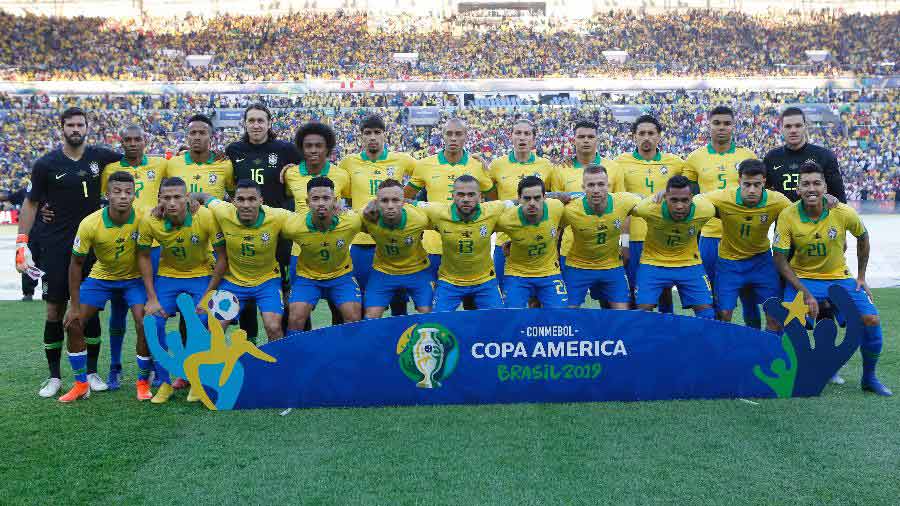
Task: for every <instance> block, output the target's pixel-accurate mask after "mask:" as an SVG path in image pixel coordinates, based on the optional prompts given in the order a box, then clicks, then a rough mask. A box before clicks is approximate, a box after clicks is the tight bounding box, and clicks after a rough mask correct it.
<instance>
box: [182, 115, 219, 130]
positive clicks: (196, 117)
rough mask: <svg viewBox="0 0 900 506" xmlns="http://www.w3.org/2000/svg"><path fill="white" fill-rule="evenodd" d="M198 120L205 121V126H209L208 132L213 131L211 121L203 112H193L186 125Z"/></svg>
mask: <svg viewBox="0 0 900 506" xmlns="http://www.w3.org/2000/svg"><path fill="white" fill-rule="evenodd" d="M195 121H199V122H200V123H206V126H208V127H209V133H210V134H212V133H213V122H212V120H211V119H209V116H207V115H205V114H194V115H192V116H191V117H190V118H188V120H187V125H188V126H190V124H191V123H193V122H195Z"/></svg>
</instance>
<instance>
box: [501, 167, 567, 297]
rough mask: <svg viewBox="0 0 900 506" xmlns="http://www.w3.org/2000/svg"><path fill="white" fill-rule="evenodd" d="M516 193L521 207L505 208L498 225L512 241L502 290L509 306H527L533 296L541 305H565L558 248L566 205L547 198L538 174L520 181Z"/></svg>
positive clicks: (564, 288) (564, 286)
mask: <svg viewBox="0 0 900 506" xmlns="http://www.w3.org/2000/svg"><path fill="white" fill-rule="evenodd" d="M517 193H518V196H519V206H518V207H515V208H510V209H507V210H506V211H504V213H503V214H502V215H501V216H500V219H499V220H498V221H497V226H496V230H497V231H498V232H506V234H508V235H506V236H505V237H507V238H508V240H509V241H510V246H509V261H508V262H507V265H506V267H507V278H506V286H505V288H504V289H503V290H502V292H503V296H504V302H505V304H506V307H508V308H526V307H528V301H529V299H530V298H531V297H535V298H536V299H537V300H538V302H539V303H540V304H541V307H548V308H562V307H566V306H567V305H568V302H569V299H568V297H567V295H568V294H567V292H566V284H565V283H564V282H563V279H562V276H561V275H560V271H559V254H558V253H557V251H556V243H557V241H558V238H559V232H560V220H561V219H562V217H563V209H564V207H565V206H564V205H563V203H562V202H560V201H558V200H546V198H545V197H546V189H545V187H544V181H543V180H542V179H541V178H540V177H537V176H526V177H524V178H523V179H522V180H521V181H519V184H518V190H517ZM498 236H499V234H498Z"/></svg>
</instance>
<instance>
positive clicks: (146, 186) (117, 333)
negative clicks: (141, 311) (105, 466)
mask: <svg viewBox="0 0 900 506" xmlns="http://www.w3.org/2000/svg"><path fill="white" fill-rule="evenodd" d="M120 138H121V142H122V150H123V151H124V152H125V154H124V156H122V159H121V160H119V161H118V162H113V163H110V164H108V165H107V166H106V167H104V168H103V176H102V178H101V187H100V188H101V190H100V191H101V192H102V193H104V194H105V193H106V191H107V188H106V183H107V180H108V179H109V177H110V176H111V175H112V174H114V173H116V172H119V171H123V172H127V173H129V174H131V176H132V177H133V178H134V209H135V211H136V212H137V214H138V216H141V217H143V216H144V215H145V214H146V213H147V211H148V210H150V209H152V208H154V207H156V205H157V202H158V200H157V196H158V195H159V185H160V183H161V182H162V181H163V179H165V178H166V167H167V160H166V159H165V158H162V157H156V156H147V155H146V154H144V151H145V149H146V148H147V137H146V134H145V133H144V129H143V128H141V127H140V126H138V125H129V126H127V127H125V128H124V129H122V131H121V133H120ZM151 246H152V249H151V250H150V258H151V259H152V262H153V272H156V268H157V266H158V265H159V244H158V243H154V244H152V245H151ZM127 313H128V307H127V306H126V305H125V301H123V300H122V299H121V298H119V297H113V299H112V300H111V301H110V305H109V349H110V354H109V376H108V377H107V379H106V384H107V385H108V386H109V389H110V390H117V389H118V388H119V379H120V378H121V376H122V342H123V341H124V340H125V330H126V327H127V322H126V316H127Z"/></svg>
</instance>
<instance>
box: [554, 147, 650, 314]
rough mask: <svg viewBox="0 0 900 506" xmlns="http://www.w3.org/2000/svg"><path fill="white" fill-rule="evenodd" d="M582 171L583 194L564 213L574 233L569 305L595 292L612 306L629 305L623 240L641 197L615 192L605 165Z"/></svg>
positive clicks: (567, 276)
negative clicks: (620, 244) (629, 220)
mask: <svg viewBox="0 0 900 506" xmlns="http://www.w3.org/2000/svg"><path fill="white" fill-rule="evenodd" d="M583 172H584V175H583V176H582V185H583V188H584V197H582V198H580V199H575V200H573V201H571V202H569V203H568V204H567V205H566V209H565V215H564V217H563V221H564V223H565V224H566V225H567V228H566V231H567V232H568V231H569V229H571V232H569V233H570V234H571V235H572V246H571V249H570V250H569V255H568V256H567V257H566V264H565V265H564V266H563V279H564V280H565V282H566V290H567V291H568V292H569V304H570V306H571V307H578V306H580V305H581V304H582V303H583V302H584V298H585V295H587V293H588V291H589V290H590V291H591V293H592V294H594V295H596V296H597V298H599V299H600V300H602V301H604V302H605V303H606V304H608V305H609V307H611V308H612V309H628V308H629V307H630V302H631V290H630V289H629V287H628V276H626V274H625V268H624V267H623V266H622V256H621V255H620V253H619V238H620V236H621V235H622V233H623V232H625V231H626V230H627V222H628V216H629V213H630V212H631V210H632V209H634V206H635V205H637V203H638V202H639V201H640V199H639V198H638V197H637V196H636V195H632V194H630V193H624V192H623V193H610V191H609V176H608V174H607V172H606V169H605V168H604V167H603V166H602V165H588V166H587V167H585V168H584V171H583Z"/></svg>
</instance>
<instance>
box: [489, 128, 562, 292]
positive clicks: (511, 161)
mask: <svg viewBox="0 0 900 506" xmlns="http://www.w3.org/2000/svg"><path fill="white" fill-rule="evenodd" d="M536 138H537V127H536V126H535V125H534V123H532V122H531V121H529V120H527V119H524V118H522V119H518V120H516V121H515V122H514V123H513V125H512V133H511V135H510V140H511V141H512V147H513V149H512V151H510V152H509V155H508V156H505V157H500V158H495V159H494V161H492V162H491V165H490V168H489V169H488V174H489V175H490V177H491V180H492V181H493V182H494V187H495V188H496V189H497V198H499V199H501V200H516V199H519V198H520V197H521V195H519V183H520V182H521V181H522V180H523V179H524V178H526V177H528V176H533V177H537V178H539V179H540V180H542V181H544V183H545V185H546V187H549V186H550V184H551V179H552V177H553V173H554V171H553V165H552V164H551V163H550V160H547V159H546V158H541V157H539V156H537V155H535V154H534V147H535V141H536ZM507 242H509V237H508V236H507V235H506V234H505V233H503V232H498V233H497V238H496V243H495V244H496V245H495V246H494V268H495V269H496V270H497V282H498V283H499V284H500V291H503V290H504V288H503V277H504V276H503V272H504V265H505V263H506V255H504V254H503V248H502V245H503V244H505V243H507ZM554 242H555V241H554ZM553 249H556V245H555V244H554V245H553Z"/></svg>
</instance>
